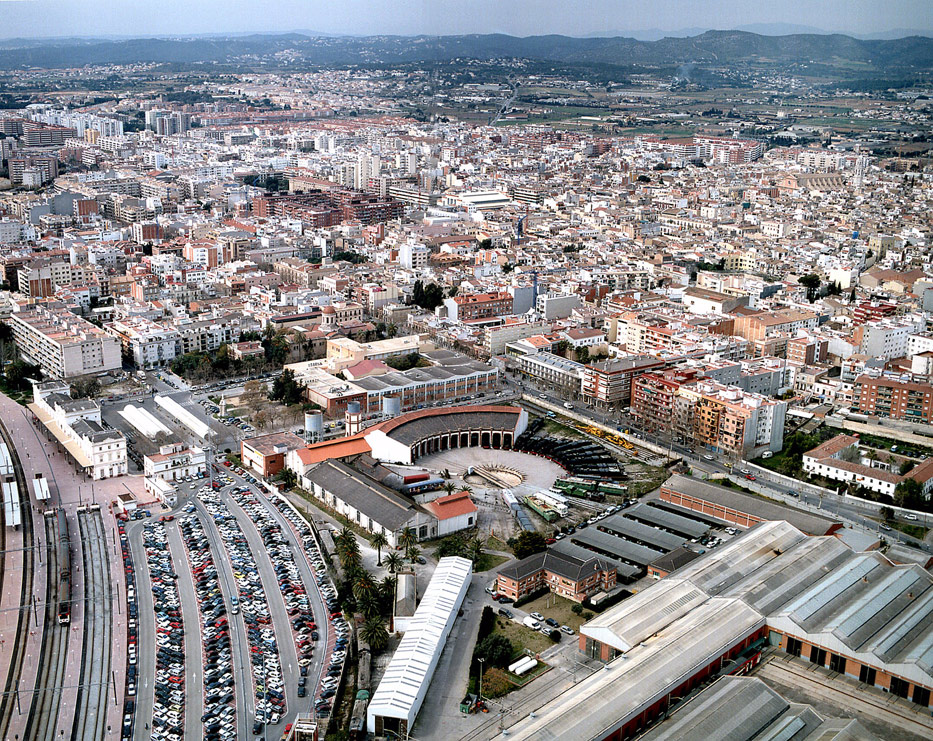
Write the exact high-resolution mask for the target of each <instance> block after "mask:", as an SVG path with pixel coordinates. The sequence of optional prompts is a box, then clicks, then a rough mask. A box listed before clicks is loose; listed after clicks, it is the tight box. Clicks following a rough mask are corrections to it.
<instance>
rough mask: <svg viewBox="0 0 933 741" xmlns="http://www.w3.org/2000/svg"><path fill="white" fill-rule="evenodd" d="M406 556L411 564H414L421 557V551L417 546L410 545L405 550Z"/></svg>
mask: <svg viewBox="0 0 933 741" xmlns="http://www.w3.org/2000/svg"><path fill="white" fill-rule="evenodd" d="M405 555H406V556H407V557H408V561H409V563H414V562H415V559H417V558H418V556H420V555H421V549H420V548H419V547H418V546H416V545H410V546H408V548H407V549H406V550H405Z"/></svg>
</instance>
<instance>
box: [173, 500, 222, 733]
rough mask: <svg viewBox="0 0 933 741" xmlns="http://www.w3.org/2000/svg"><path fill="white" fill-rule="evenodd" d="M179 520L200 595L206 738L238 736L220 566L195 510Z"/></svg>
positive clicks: (198, 596) (199, 608) (204, 731)
mask: <svg viewBox="0 0 933 741" xmlns="http://www.w3.org/2000/svg"><path fill="white" fill-rule="evenodd" d="M193 510H194V507H193V506H190V507H189V515H188V516H187V517H183V518H181V519H180V520H179V522H178V526H179V528H180V530H181V536H182V540H184V542H185V548H187V550H188V563H189V565H190V567H191V578H192V579H193V581H194V590H195V593H196V594H197V598H198V611H199V615H200V621H201V650H202V657H203V662H204V677H203V680H202V685H203V686H202V691H203V693H204V705H203V714H202V715H201V723H203V733H204V738H205V739H207V740H208V741H222V740H226V739H234V738H236V736H237V724H236V713H237V708H236V695H235V680H234V677H233V648H232V645H231V643H230V625H229V623H228V616H227V606H226V604H225V603H224V599H223V595H222V593H221V591H220V582H219V580H218V576H217V566H216V565H215V564H214V558H213V556H212V555H211V549H210V544H209V542H208V539H207V534H206V533H205V532H204V525H203V524H202V523H201V521H200V519H198V517H197V515H195V514H193Z"/></svg>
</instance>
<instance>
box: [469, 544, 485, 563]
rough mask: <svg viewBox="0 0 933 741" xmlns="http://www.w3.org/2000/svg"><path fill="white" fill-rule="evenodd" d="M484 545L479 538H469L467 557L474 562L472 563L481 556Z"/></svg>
mask: <svg viewBox="0 0 933 741" xmlns="http://www.w3.org/2000/svg"><path fill="white" fill-rule="evenodd" d="M485 547H486V543H485V542H484V541H482V540H480V539H479V538H470V540H469V542H468V543H467V554H468V558H469V559H470V560H471V561H472V562H473V563H474V565H475V564H476V563H477V562H478V561H479V560H480V559H481V558H482V557H483V553H484V551H483V549H484V548H485Z"/></svg>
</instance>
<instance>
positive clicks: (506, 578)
mask: <svg viewBox="0 0 933 741" xmlns="http://www.w3.org/2000/svg"><path fill="white" fill-rule="evenodd" d="M615 585H616V567H615V566H614V565H610V563H609V562H608V561H606V560H604V559H602V558H599V557H598V556H595V555H594V556H593V558H588V559H586V560H582V559H579V558H575V557H573V556H570V555H567V554H564V553H557V552H555V551H552V550H550V549H549V550H546V551H543V552H541V553H535V554H534V555H532V556H528V558H523V559H522V560H521V561H518V562H516V563H513V564H511V565H510V566H507V567H506V568H504V569H502V570H501V571H500V572H499V574H498V587H497V589H498V591H499V593H500V594H504V595H506V596H508V597H511V598H512V599H513V600H514V599H518V598H519V597H524V596H525V595H526V594H531V593H532V592H535V591H537V590H538V589H542V588H544V587H547V588H548V589H550V590H551V591H552V592H554V593H555V594H559V595H560V596H561V597H566V598H567V599H570V600H573V601H574V602H582V601H583V600H584V599H586V597H588V596H590V595H591V594H595V593H596V592H605V591H608V590H610V589H612V588H613V587H614V586H615Z"/></svg>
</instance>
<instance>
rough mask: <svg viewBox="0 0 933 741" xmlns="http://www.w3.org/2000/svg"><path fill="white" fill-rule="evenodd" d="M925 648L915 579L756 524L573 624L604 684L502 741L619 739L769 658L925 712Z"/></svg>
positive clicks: (922, 578) (874, 559)
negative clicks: (767, 652) (771, 652)
mask: <svg viewBox="0 0 933 741" xmlns="http://www.w3.org/2000/svg"><path fill="white" fill-rule="evenodd" d="M931 645H933V576H931V575H930V574H929V573H928V572H927V571H925V570H923V569H922V568H920V567H919V566H916V565H900V566H895V565H893V564H892V563H891V562H890V561H888V560H887V559H886V558H885V557H884V556H883V555H882V554H880V553H878V552H870V553H857V552H855V551H853V550H852V549H851V548H849V547H848V546H847V545H846V544H845V543H844V542H843V541H842V540H841V539H839V538H836V537H832V536H819V537H808V536H807V535H805V534H804V533H802V532H801V531H800V530H798V529H797V528H795V527H793V526H792V525H790V524H788V523H787V522H783V521H777V522H765V523H762V524H759V525H757V526H756V527H754V528H752V529H751V530H749V531H748V532H746V533H744V534H743V535H741V536H740V537H738V538H735V539H734V540H732V541H730V542H729V543H728V544H726V545H723V546H722V547H720V548H718V549H716V550H715V551H711V552H709V553H706V554H704V555H702V556H700V557H699V558H697V559H696V560H695V561H693V562H692V563H689V564H688V565H686V566H684V567H682V568H680V569H679V570H677V571H676V572H675V573H674V574H672V575H671V576H669V577H667V578H665V579H663V580H661V581H659V582H658V583H656V584H655V585H653V586H650V587H649V588H647V589H644V590H643V591H641V592H639V593H638V594H635V595H633V596H632V597H630V598H629V599H627V600H625V601H624V602H623V603H621V604H620V605H618V606H616V607H613V608H611V609H609V610H608V611H606V612H605V613H603V614H602V615H600V616H598V617H596V618H595V619H593V620H591V621H590V622H588V623H586V624H584V626H583V627H582V628H581V630H580V648H581V650H582V651H584V652H585V654H586V655H587V656H589V657H591V658H594V659H599V660H601V661H604V662H606V668H605V671H600V672H596V673H595V674H593V675H591V676H590V677H588V678H587V679H585V680H583V681H582V682H580V683H578V684H577V685H576V686H575V687H573V688H572V689H571V690H568V691H565V692H564V693H562V694H561V695H559V696H558V697H557V698H555V699H554V700H552V701H551V702H549V703H547V704H546V705H545V706H544V707H542V708H541V709H540V710H539V711H537V712H536V713H535V714H534V717H527V718H524V719H523V720H520V721H519V722H518V723H517V724H515V725H514V726H512V728H511V729H510V736H512V737H513V738H515V739H540V738H548V739H554V740H557V739H567V740H568V741H569V740H570V739H573V740H574V741H576V740H578V739H613V740H615V739H625V738H631V737H633V736H634V735H636V734H637V733H639V732H641V731H643V730H644V729H645V728H647V727H649V726H651V725H652V724H653V723H654V722H655V721H657V720H658V719H659V718H661V717H662V716H665V715H666V714H667V712H668V711H669V709H670V707H671V706H672V705H673V704H676V701H680V700H683V699H684V698H685V697H689V696H690V695H691V694H692V693H693V692H695V691H696V690H698V689H700V688H702V687H704V686H705V685H706V684H707V683H708V682H709V681H711V680H713V679H715V678H716V677H718V676H723V675H729V674H737V673H744V672H745V671H747V670H748V669H749V668H750V667H752V666H754V665H755V664H756V663H757V662H758V660H759V658H760V656H761V653H762V650H763V649H765V648H766V647H768V646H771V647H774V648H776V649H779V650H781V651H783V652H786V653H787V654H789V655H792V656H797V657H803V658H805V659H808V660H809V661H810V662H811V663H812V664H814V665H819V666H825V667H829V669H830V670H832V671H834V672H837V673H838V674H840V675H845V676H848V677H851V678H854V679H857V680H858V681H859V682H860V683H861V684H862V685H870V686H874V687H877V688H880V689H882V690H884V691H886V692H889V693H890V694H892V695H895V696H897V697H901V698H904V699H906V700H909V701H911V702H913V703H915V704H916V705H917V706H919V707H924V708H926V707H929V704H930V691H931V689H933V669H931V662H930V651H931V648H930V646H931ZM665 737H671V738H673V736H665ZM742 737H743V738H748V737H749V736H742Z"/></svg>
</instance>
